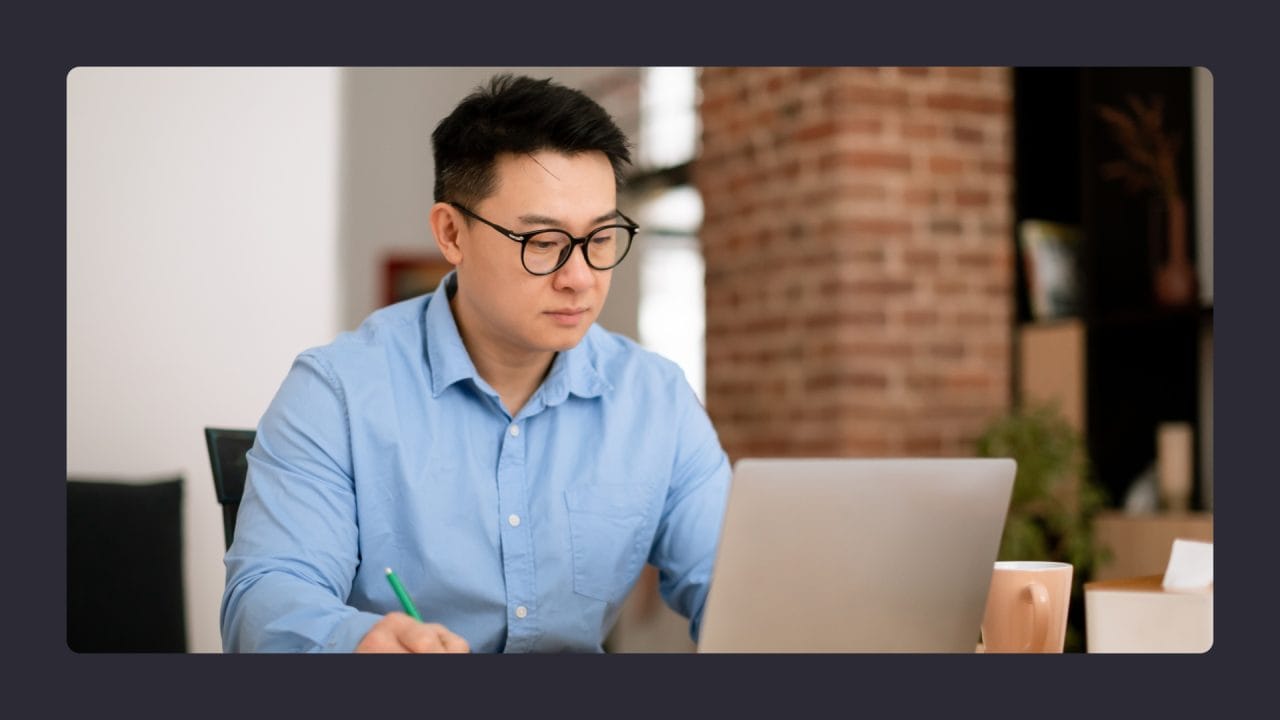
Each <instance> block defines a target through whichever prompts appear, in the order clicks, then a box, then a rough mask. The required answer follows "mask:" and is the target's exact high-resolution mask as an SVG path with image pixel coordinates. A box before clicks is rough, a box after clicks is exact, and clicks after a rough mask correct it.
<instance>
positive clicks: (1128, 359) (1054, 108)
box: [1011, 67, 1213, 509]
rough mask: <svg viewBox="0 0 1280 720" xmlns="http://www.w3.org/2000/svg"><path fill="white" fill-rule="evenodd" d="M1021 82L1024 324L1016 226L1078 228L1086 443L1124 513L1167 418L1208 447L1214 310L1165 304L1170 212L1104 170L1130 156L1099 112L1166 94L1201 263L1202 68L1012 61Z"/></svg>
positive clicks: (1191, 235) (1018, 185) (1197, 502)
mask: <svg viewBox="0 0 1280 720" xmlns="http://www.w3.org/2000/svg"><path fill="white" fill-rule="evenodd" d="M1013 78H1014V173H1015V182H1014V186H1015V202H1014V210H1015V223H1014V227H1015V237H1014V238H1012V239H1011V242H1013V243H1014V248H1015V256H1016V258H1017V268H1018V270H1017V283H1016V284H1015V287H1016V288H1017V296H1016V316H1017V322H1018V323H1019V324H1020V325H1023V324H1032V323H1035V322H1036V321H1035V320H1034V319H1033V317H1032V314H1031V312H1030V304H1029V302H1028V293H1027V287H1026V285H1027V283H1026V278H1025V273H1024V265H1023V258H1022V254H1021V249H1020V248H1019V247H1018V239H1017V237H1016V228H1017V223H1018V222H1020V221H1022V220H1024V219H1040V220H1049V221H1053V222H1060V223H1066V224H1071V225H1076V226H1079V227H1080V228H1081V230H1082V236H1081V246H1080V248H1079V255H1078V258H1077V260H1078V265H1077V272H1076V276H1077V279H1078V282H1079V283H1080V288H1079V291H1080V312H1079V320H1080V321H1081V322H1082V323H1083V325H1084V329H1085V355H1084V356H1085V377H1084V394H1085V408H1086V409H1085V415H1086V417H1085V441H1086V445H1087V447H1088V450H1089V455H1090V461H1091V471H1092V474H1093V477H1094V479H1095V480H1097V481H1098V482H1099V483H1100V484H1101V485H1102V487H1103V488H1105V489H1106V490H1107V492H1108V494H1109V496H1110V501H1109V504H1110V505H1111V506H1112V507H1119V506H1120V505H1122V504H1123V502H1124V498H1125V495H1126V493H1127V492H1128V490H1129V488H1130V485H1131V483H1132V482H1133V481H1134V480H1135V479H1136V478H1137V477H1138V476H1139V475H1140V474H1141V473H1142V472H1143V470H1144V469H1146V468H1147V467H1148V466H1149V465H1151V464H1152V463H1154V462H1155V459H1156V432H1157V426H1158V425H1159V424H1160V423H1161V422H1176V421H1184V422H1188V423H1190V424H1191V425H1192V428H1193V430H1194V432H1195V434H1196V436H1197V441H1196V442H1194V443H1193V448H1197V449H1198V448H1199V447H1200V443H1199V442H1198V435H1199V433H1200V431H1201V428H1200V427H1199V426H1198V419H1199V417H1200V415H1199V413H1200V407H1199V402H1200V397H1201V394H1200V388H1199V382H1200V376H1201V374H1200V372H1199V368H1200V362H1201V358H1200V336H1201V333H1202V332H1203V331H1204V326H1205V325H1206V324H1211V323H1212V320H1213V313H1212V308H1203V307H1201V306H1200V305H1199V304H1198V302H1197V303H1196V304H1193V305H1190V306H1187V307H1180V308H1170V307H1163V306H1161V305H1159V304H1158V303H1157V302H1156V300H1155V295H1154V291H1153V282H1152V280H1153V268H1154V266H1155V263H1156V258H1157V256H1158V254H1159V253H1161V252H1163V243H1161V242H1160V239H1161V238H1162V237H1163V234H1162V233H1163V230H1162V229H1161V226H1160V224H1161V223H1162V222H1164V218H1163V215H1162V214H1161V213H1160V212H1159V208H1158V207H1156V206H1153V205H1152V203H1151V202H1149V200H1148V199H1147V198H1146V196H1144V195H1143V194H1141V193H1133V192H1130V191H1129V189H1128V188H1126V187H1125V185H1124V184H1123V183H1121V182H1118V181H1115V180H1111V179H1109V178H1106V177H1104V176H1103V173H1102V166H1103V164H1104V163H1106V162H1107V161H1109V160H1113V159H1116V158H1118V157H1120V155H1121V150H1120V147H1119V145H1117V144H1116V142H1115V140H1114V138H1113V137H1112V136H1111V134H1110V132H1109V129H1108V126H1107V125H1106V124H1105V123H1104V121H1103V120H1102V119H1101V118H1100V117H1099V114H1098V110H1097V108H1098V107H1099V106H1100V105H1102V104H1106V105H1110V106H1114V107H1120V108H1124V107H1126V104H1127V102H1128V99H1129V97H1130V96H1134V97H1137V98H1139V99H1141V100H1143V101H1147V100H1149V99H1151V98H1153V97H1160V98H1163V103H1164V120H1165V124H1166V127H1167V128H1169V129H1171V130H1172V131H1173V132H1174V133H1176V134H1177V135H1178V136H1179V137H1180V138H1181V150H1180V152H1179V155H1178V178H1179V184H1180V186H1181V191H1182V195H1183V197H1184V198H1185V199H1186V205H1187V212H1188V216H1187V219H1186V220H1187V237H1188V239H1189V240H1190V246H1191V247H1190V248H1189V249H1190V251H1191V252H1192V260H1193V262H1194V252H1195V244H1196V243H1195V228H1196V218H1195V205H1196V203H1195V195H1194V174H1193V173H1194V167H1193V160H1194V157H1195V149H1194V138H1195V133H1194V127H1193V120H1194V113H1193V97H1192V70H1191V69H1190V68H1056V67H1055V68H1015V69H1014V71H1013ZM1016 392H1017V391H1016V382H1015V393H1016ZM1193 452H1196V453H1198V450H1195V451H1193ZM1192 466H1193V468H1195V470H1194V477H1193V479H1194V485H1193V487H1194V490H1193V496H1192V509H1200V508H1202V507H1203V505H1202V498H1201V494H1200V489H1201V486H1202V483H1201V478H1200V463H1199V458H1198V457H1195V456H1193V465H1192Z"/></svg>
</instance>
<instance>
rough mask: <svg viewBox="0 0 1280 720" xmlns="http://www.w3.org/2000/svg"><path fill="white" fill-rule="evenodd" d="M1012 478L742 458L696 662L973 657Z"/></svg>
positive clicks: (920, 463) (924, 463)
mask: <svg viewBox="0 0 1280 720" xmlns="http://www.w3.org/2000/svg"><path fill="white" fill-rule="evenodd" d="M1014 472H1015V463H1014V461H1013V460H1011V459H1008V458H961V459H934V458H929V459H905V458H904V459H852V458H841V459H759V458H748V459H742V460H739V461H738V462H737V463H736V464H735V465H734V472H733V481H732V483H731V485H730V489H729V499H728V504H727V506H726V510H725V518H724V524H723V528H722V530H721V535H720V543H719V545H718V547H717V550H716V564H715V569H714V570H713V574H712V579H711V588H710V590H709V593H708V596H707V604H706V608H705V609H704V611H703V617H702V625H701V629H700V631H699V642H698V652H965V653H972V652H974V650H975V648H976V647H977V644H978V641H979V639H980V637H979V636H980V627H981V623H982V614H983V611H984V610H985V606H986V598H987V590H988V588H989V587H990V584H991V572H992V566H993V563H994V562H995V560H996V554H997V552H998V551H999V546H1000V536H1001V533H1002V532H1003V530H1004V522H1005V515H1006V513H1007V511H1008V508H1009V501H1010V498H1011V496H1012V492H1013V479H1014Z"/></svg>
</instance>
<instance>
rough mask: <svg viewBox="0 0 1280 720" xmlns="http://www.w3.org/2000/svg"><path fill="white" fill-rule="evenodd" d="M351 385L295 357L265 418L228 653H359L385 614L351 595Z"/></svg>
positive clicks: (233, 578)
mask: <svg viewBox="0 0 1280 720" xmlns="http://www.w3.org/2000/svg"><path fill="white" fill-rule="evenodd" d="M348 428H349V425H348V419H347V412H346V402H345V399H344V397H343V394H342V386H341V385H340V384H339V383H338V382H337V380H336V379H335V377H334V375H333V373H332V372H331V371H330V369H329V368H328V367H327V366H326V365H325V364H324V363H323V361H322V360H321V359H320V358H319V357H317V356H315V355H310V354H308V353H303V354H302V355H300V356H299V357H298V359H297V360H296V361H295V362H294V364H293V366H292V368H291V369H290V371H289V374H288V375H287V376H286V377H285V380H284V382H283V383H282V385H281V387H280V390H279V391H278V392H277V393H276V396H275V398H274V399H273V400H272V402H271V404H270V406H269V407H268V409H267V412H266V413H265V414H264V415H263V417H262V420H261V422H260V423H259V426H258V431H257V436H256V438H255V441H254V445H253V448H252V449H251V450H250V451H249V453H248V456H247V457H248V468H249V469H248V476H247V478H246V482H245V491H244V496H243V498H242V499H241V503H240V509H239V513H238V515H237V520H236V530H235V537H234V541H233V542H232V545H231V547H230V548H229V549H228V550H227V554H226V560H225V563H226V570H227V582H226V588H225V590H224V592H223V596H222V609H221V625H222V644H223V649H224V651H226V652H323V651H337V652H349V651H352V650H354V649H355V647H356V645H357V644H359V642H360V640H361V638H363V637H364V635H365V633H366V632H368V630H369V628H371V627H372V626H373V624H374V623H376V622H377V621H378V620H379V619H380V617H381V616H380V615H377V614H373V613H368V612H361V611H358V610H356V609H355V608H353V607H350V606H349V605H347V604H346V598H347V597H348V596H349V595H350V592H351V584H352V581H353V578H354V577H355V572H356V568H357V567H358V565H359V551H358V542H357V524H356V504H355V491H354V486H353V482H352V474H351V456H350V446H351V443H350V437H349V431H348Z"/></svg>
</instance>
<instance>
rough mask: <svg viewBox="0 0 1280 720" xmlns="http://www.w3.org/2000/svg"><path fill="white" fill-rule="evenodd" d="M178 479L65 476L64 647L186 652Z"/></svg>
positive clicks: (180, 497) (95, 650)
mask: <svg viewBox="0 0 1280 720" xmlns="http://www.w3.org/2000/svg"><path fill="white" fill-rule="evenodd" d="M182 482H183V481H182V478H181V477H180V476H177V477H171V478H168V477H166V478H160V479H158V480H156V481H152V482H137V481H130V480H129V479H127V478H117V479H105V478H92V479H91V478H77V477H68V478H67V647H68V648H70V649H71V650H73V651H74V652H78V653H91V652H173V653H180V652H186V650H187V621H186V609H185V608H186V603H185V600H184V598H185V592H184V590H183V582H182V565H183V562H182Z"/></svg>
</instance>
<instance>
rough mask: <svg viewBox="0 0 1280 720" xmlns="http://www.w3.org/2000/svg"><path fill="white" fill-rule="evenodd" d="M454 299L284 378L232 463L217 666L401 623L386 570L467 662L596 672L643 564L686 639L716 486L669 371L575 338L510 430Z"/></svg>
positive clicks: (613, 344) (383, 321) (714, 449)
mask: <svg viewBox="0 0 1280 720" xmlns="http://www.w3.org/2000/svg"><path fill="white" fill-rule="evenodd" d="M454 282H456V281H455V276H454V275H453V274H450V275H449V276H448V277H447V278H446V279H445V280H444V281H443V282H442V283H441V284H440V287H439V288H438V289H437V290H436V291H435V292H434V293H432V294H429V295H424V296H422V297H418V298H415V299H412V300H407V301H404V302H401V303H398V304H395V305H392V306H390V307H387V308H383V309H382V310H379V311H377V312H375V313H374V314H372V315H371V316H369V318H368V319H366V320H365V322H364V323H362V324H361V326H360V327H359V328H358V329H357V330H356V331H354V332H350V333H343V334H342V335H340V336H339V337H338V338H337V339H335V340H334V341H333V342H332V343H330V344H329V345H326V346H324V347H320V348H313V349H310V350H307V351H305V352H303V353H302V354H301V355H299V356H298V358H297V359H296V360H295V362H294V364H293V366H292V368H291V369H290V371H289V373H288V375H287V376H286V377H285V379H284V382H283V384H282V385H281V387H280V389H279V391H278V392H277V394H276V396H275V398H274V399H273V400H272V402H271V404H270V406H269V407H268V409H267V411H266V413H265V414H264V415H263V417H262V420H261V422H260V423H259V425H258V433H257V439H256V441H255V443H254V446H253V449H252V450H250V451H249V455H248V461H249V474H248V478H247V483H246V487H245V492H244V498H243V500H242V502H241V505H240V511H239V517H238V519H237V522H236V532H235V541H234V543H233V544H232V546H231V547H230V549H229V550H228V551H227V554H226V568H227V584H226V589H225V592H224V594H223V598H222V618H221V621H222V642H223V647H224V649H225V650H226V651H228V652H235V651H351V650H353V649H354V648H355V647H356V645H357V644H358V643H359V641H360V639H361V638H362V637H363V636H364V634H365V633H366V632H367V631H368V630H369V629H370V628H371V627H372V626H373V624H374V623H375V622H377V621H378V620H379V619H380V617H381V616H382V615H383V614H384V613H387V612H390V611H392V610H399V609H400V605H399V603H398V602H397V600H396V596H395V594H394V593H393V591H392V589H391V586H390V585H389V584H388V582H387V578H386V572H385V569H386V568H388V567H391V568H393V569H394V570H395V573H396V575H398V576H399V577H400V579H401V581H402V582H403V583H404V585H405V588H406V589H407V590H408V592H409V595H410V596H411V597H412V598H413V600H414V603H415V605H416V606H417V608H418V610H419V612H420V613H421V614H422V616H423V619H424V620H426V621H428V622H439V623H441V624H443V625H445V626H446V627H448V628H449V629H451V630H453V631H454V632H456V633H457V634H459V635H461V636H462V637H463V638H465V639H466V640H467V642H468V643H469V644H470V646H471V649H472V651H475V652H503V651H505V652H564V651H571V652H584V651H585V652H599V651H601V649H602V643H603V640H604V638H605V636H606V635H607V634H608V632H609V630H610V628H611V627H612V626H613V624H614V621H615V620H616V619H617V616H618V612H619V610H620V608H621V605H622V602H623V600H625V599H626V597H627V594H628V592H629V591H630V589H631V587H632V586H633V585H634V583H635V581H636V579H637V578H638V576H639V573H640V571H641V569H642V568H643V565H644V563H645V562H646V561H648V562H650V563H652V564H653V565H654V566H656V567H657V568H658V570H659V588H660V592H661V594H662V596H663V598H664V599H665V600H666V602H667V604H668V605H669V606H670V607H671V608H673V609H674V610H675V611H677V612H679V613H680V614H681V615H683V616H685V617H688V618H690V635H691V637H693V638H694V639H695V640H696V639H697V634H698V625H699V620H700V618H701V614H702V608H703V605H704V603H705V601H706V596H707V589H708V583H709V582H710V578H711V568H712V563H713V561H714V556H715V549H716V543H717V542H718V539H719V534H720V525H721V522H722V520H723V513H724V503H725V498H726V495H727V492H728V484H729V474H730V470H729V462H728V457H727V456H726V455H725V453H724V450H723V449H722V448H721V447H720V444H719V441H718V439H717V437H716V433H715V430H714V429H713V427H712V425H711V422H710V420H709V419H708V417H707V414H706V412H705V411H704V409H703V407H702V405H701V404H700V403H699V402H698V399H697V396H696V395H694V393H693V390H692V389H691V388H690V387H689V384H688V382H687V381H686V380H685V378H684V375H683V374H682V372H681V371H680V369H679V368H678V367H677V366H676V365H675V364H673V363H672V362H670V361H668V360H665V359H663V358H661V357H659V356H658V355H656V354H654V353H652V352H649V351H647V350H644V349H642V348H640V347H639V346H638V345H636V344H635V343H634V342H632V341H631V340H629V339H627V338H625V337H623V336H620V335H617V334H614V333H610V332H607V331H605V330H603V329H602V328H600V327H598V326H592V327H591V329H590V330H589V331H588V332H587V334H586V336H585V337H584V338H583V340H582V342H580V343H579V344H578V345H577V347H575V348H573V349H572V350H569V351H567V352H561V353H558V354H557V355H556V358H555V360H554V362H553V363H552V366H551V370H550V372H549V373H548V374H547V377H546V379H545V380H544V381H543V383H542V385H541V386H540V387H539V388H538V390H537V391H536V392H535V393H534V394H533V396H532V397H531V398H530V399H529V401H528V402H527V403H526V404H525V406H524V407H523V408H521V409H520V411H519V413H518V414H517V415H516V416H515V417H514V418H513V417H511V415H510V414H509V413H508V412H507V411H506V410H505V409H504V407H503V405H502V403H501V402H500V401H499V397H498V394H497V392H495V391H494V389H493V388H492V387H490V386H489V384H488V383H486V382H485V381H484V380H483V379H482V378H481V377H480V376H479V375H478V374H477V373H476V369H475V366H474V365H473V364H472V362H471V359H470V357H469V356H468V355H467V351H466V349H465V348H464V347H463V344H462V339H461V337H460V336H459V334H458V328H457V325H456V324H455V323H454V319H453V314H452V312H451V310H450V308H449V302H448V298H449V296H450V295H451V294H452V293H451V292H449V291H450V290H452V289H453V288H454V287H456V286H455V285H453V283H454ZM446 293H448V294H446Z"/></svg>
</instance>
